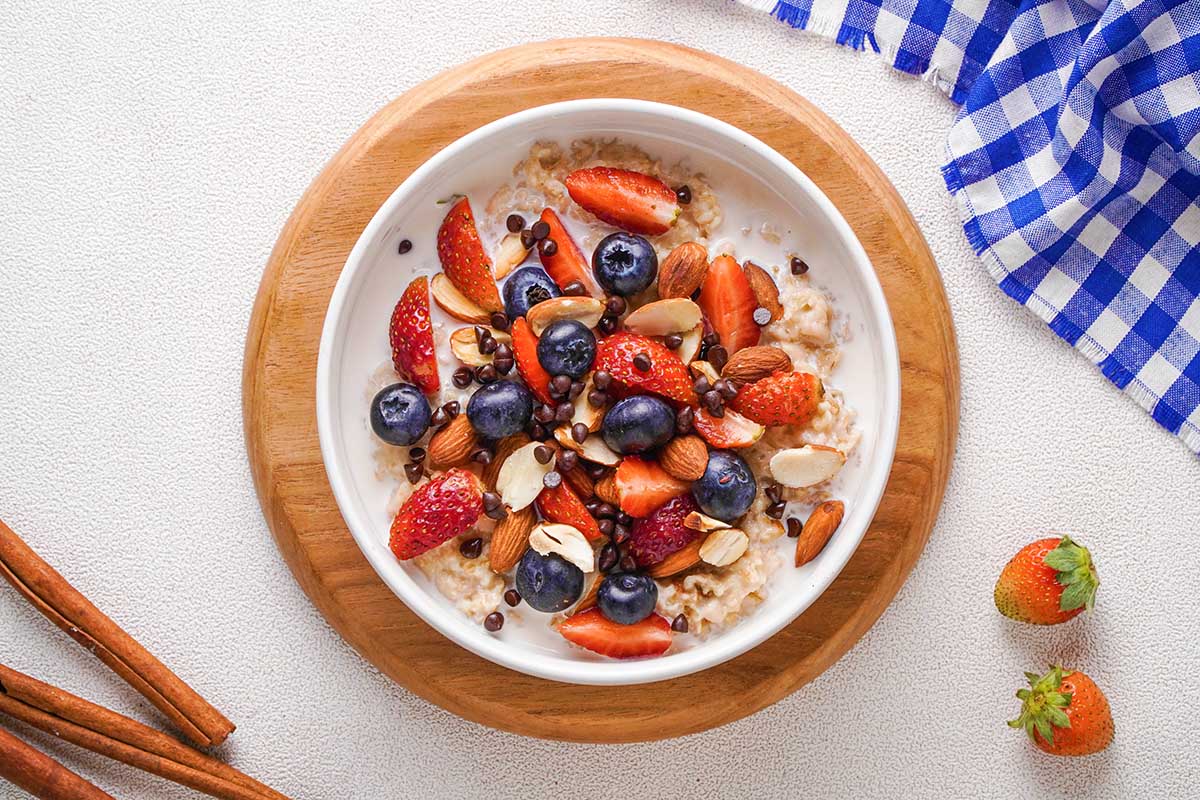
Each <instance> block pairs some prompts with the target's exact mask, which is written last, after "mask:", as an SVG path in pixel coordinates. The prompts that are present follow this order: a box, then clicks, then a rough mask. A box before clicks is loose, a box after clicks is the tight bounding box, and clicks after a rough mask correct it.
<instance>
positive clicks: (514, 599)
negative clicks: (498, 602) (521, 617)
mask: <svg viewBox="0 0 1200 800" xmlns="http://www.w3.org/2000/svg"><path fill="white" fill-rule="evenodd" d="M504 602H506V603H508V604H509V605H510V606H512V607H513V608H516V607H517V606H518V605H520V604H521V593H520V592H518V591H517V590H516V589H509V590H508V591H507V592H505V593H504Z"/></svg>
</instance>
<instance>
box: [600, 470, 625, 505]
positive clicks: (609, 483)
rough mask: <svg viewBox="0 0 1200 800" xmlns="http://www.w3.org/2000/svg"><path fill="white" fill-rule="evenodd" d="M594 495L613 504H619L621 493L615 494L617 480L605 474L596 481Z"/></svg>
mask: <svg viewBox="0 0 1200 800" xmlns="http://www.w3.org/2000/svg"><path fill="white" fill-rule="evenodd" d="M596 497H599V498H600V499H601V500H602V501H604V502H605V503H610V504H612V505H614V506H616V505H620V504H621V495H619V494H617V481H616V480H615V479H614V478H613V476H612V475H606V476H605V477H603V478H601V479H600V480H598V481H596Z"/></svg>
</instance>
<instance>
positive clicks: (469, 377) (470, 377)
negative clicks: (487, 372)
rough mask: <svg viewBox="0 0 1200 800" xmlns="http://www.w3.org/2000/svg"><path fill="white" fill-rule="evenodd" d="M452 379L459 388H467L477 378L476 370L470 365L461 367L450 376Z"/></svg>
mask: <svg viewBox="0 0 1200 800" xmlns="http://www.w3.org/2000/svg"><path fill="white" fill-rule="evenodd" d="M450 380H451V381H452V382H453V383H454V385H455V386H457V387H458V388H459V389H465V388H467V387H468V386H470V385H471V382H472V381H474V380H475V372H474V371H473V370H472V369H471V368H470V367H459V368H458V369H456V370H454V374H453V375H451V376H450Z"/></svg>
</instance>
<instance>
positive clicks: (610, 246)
mask: <svg viewBox="0 0 1200 800" xmlns="http://www.w3.org/2000/svg"><path fill="white" fill-rule="evenodd" d="M592 274H594V275H595V276H596V280H597V281H599V283H600V285H601V286H603V287H604V288H605V289H606V290H608V291H609V292H611V293H612V294H619V295H621V296H623V297H629V296H631V295H635V294H637V293H638V292H640V291H642V290H644V289H645V288H646V287H647V286H649V285H650V284H651V283H653V282H654V278H655V277H656V276H657V275H658V256H657V255H655V253H654V247H653V246H652V245H651V244H650V243H649V242H648V241H646V240H645V239H643V238H642V237H641V236H635V235H634V234H632V233H625V232H624V231H618V232H616V233H610V234H609V235H608V236H605V237H604V238H603V239H601V240H600V244H598V245H596V249H595V250H594V251H593V252H592Z"/></svg>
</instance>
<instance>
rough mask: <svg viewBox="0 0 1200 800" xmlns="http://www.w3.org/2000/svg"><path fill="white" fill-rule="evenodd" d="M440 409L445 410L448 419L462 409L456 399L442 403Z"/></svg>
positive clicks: (452, 417)
mask: <svg viewBox="0 0 1200 800" xmlns="http://www.w3.org/2000/svg"><path fill="white" fill-rule="evenodd" d="M442 410H443V411H445V412H446V414H447V416H449V417H450V419H454V418H455V417H457V416H458V412H459V411H461V410H462V405H460V404H459V402H458V401H457V400H451V401H450V402H449V403H443V404H442Z"/></svg>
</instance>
